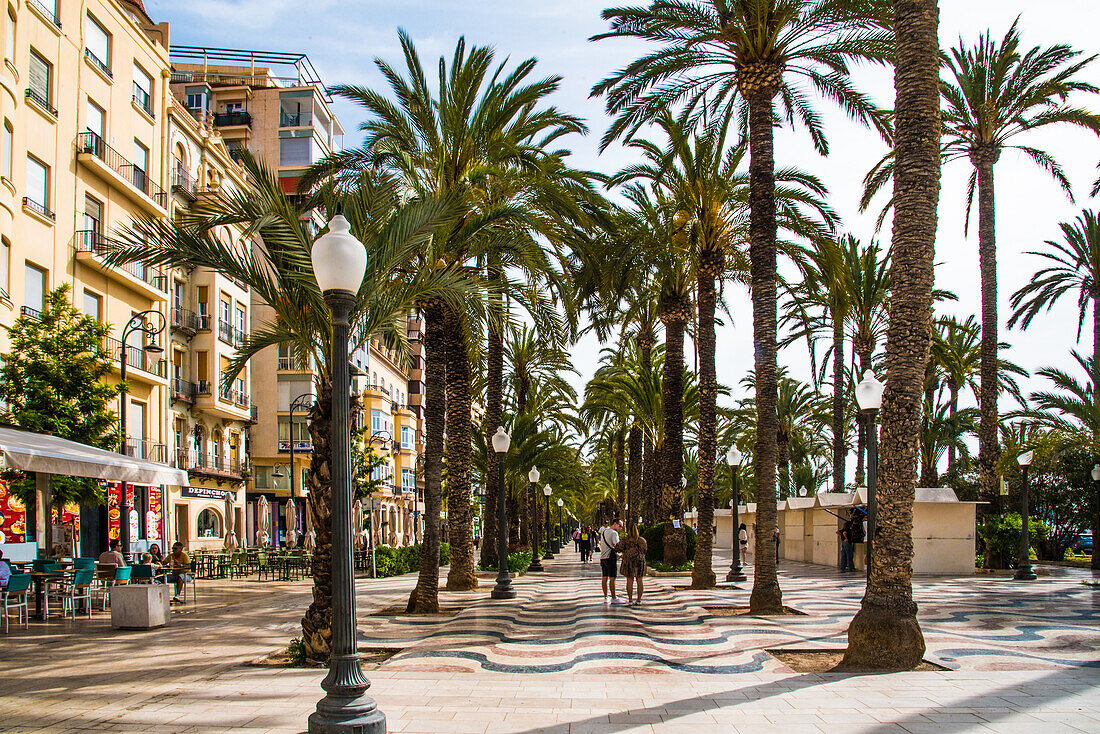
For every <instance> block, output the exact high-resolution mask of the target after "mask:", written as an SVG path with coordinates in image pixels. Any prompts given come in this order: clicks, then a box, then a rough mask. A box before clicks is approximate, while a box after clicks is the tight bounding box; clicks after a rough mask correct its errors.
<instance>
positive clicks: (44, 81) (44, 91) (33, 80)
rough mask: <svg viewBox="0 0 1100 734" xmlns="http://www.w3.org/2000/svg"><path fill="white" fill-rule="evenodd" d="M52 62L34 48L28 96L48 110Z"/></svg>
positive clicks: (28, 81) (28, 80)
mask: <svg viewBox="0 0 1100 734" xmlns="http://www.w3.org/2000/svg"><path fill="white" fill-rule="evenodd" d="M51 71H52V69H51V67H50V62H49V61H46V60H45V59H44V58H42V57H41V56H39V55H38V54H37V53H36V52H35V51H34V50H33V49H32V50H31V56H30V73H29V74H28V75H27V77H28V78H27V84H28V85H29V86H28V87H27V96H28V97H30V98H31V99H33V100H34V101H35V102H37V103H38V104H40V105H42V106H43V107H45V108H46V109H47V110H53V107H52V106H51V105H50V72H51Z"/></svg>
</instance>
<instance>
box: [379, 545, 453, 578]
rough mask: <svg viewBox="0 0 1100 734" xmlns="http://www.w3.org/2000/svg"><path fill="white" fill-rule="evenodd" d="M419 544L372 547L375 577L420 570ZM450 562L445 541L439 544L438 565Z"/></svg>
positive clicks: (448, 548) (398, 574)
mask: <svg viewBox="0 0 1100 734" xmlns="http://www.w3.org/2000/svg"><path fill="white" fill-rule="evenodd" d="M420 552H421V546H420V545H407V546H402V547H400V548H390V547H389V546H385V545H381V546H378V547H377V548H375V549H374V568H375V575H376V577H377V578H380V579H384V578H389V577H390V576H401V575H402V574H406V573H417V572H419V571H420ZM450 562H451V547H450V546H449V545H448V544H447V543H440V544H439V565H440V566H446V565H447V564H448V563H450Z"/></svg>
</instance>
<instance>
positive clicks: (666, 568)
mask: <svg viewBox="0 0 1100 734" xmlns="http://www.w3.org/2000/svg"><path fill="white" fill-rule="evenodd" d="M647 563H648V564H649V567H650V568H652V569H653V570H654V571H660V572H661V573H668V572H672V571H690V570H691V569H693V568H695V562H694V561H688V562H687V563H681V564H679V565H674V564H671V563H665V562H664V561H647Z"/></svg>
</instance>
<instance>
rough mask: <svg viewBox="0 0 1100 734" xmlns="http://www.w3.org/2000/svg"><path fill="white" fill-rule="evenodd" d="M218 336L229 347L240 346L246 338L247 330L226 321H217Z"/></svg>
mask: <svg viewBox="0 0 1100 734" xmlns="http://www.w3.org/2000/svg"><path fill="white" fill-rule="evenodd" d="M218 338H219V339H221V340H222V341H223V342H225V343H226V344H228V345H229V346H231V347H240V346H242V345H243V344H244V342H245V339H247V338H248V334H247V332H243V331H241V330H240V329H238V328H236V327H235V326H233V324H231V323H229V322H228V321H221V320H219V321H218Z"/></svg>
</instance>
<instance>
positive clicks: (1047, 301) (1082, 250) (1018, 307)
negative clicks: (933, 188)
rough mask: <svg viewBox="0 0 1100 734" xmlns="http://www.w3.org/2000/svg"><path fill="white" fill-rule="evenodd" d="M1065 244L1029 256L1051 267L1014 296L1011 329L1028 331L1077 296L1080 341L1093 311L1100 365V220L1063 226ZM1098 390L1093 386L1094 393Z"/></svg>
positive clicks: (1089, 216) (1086, 214) (1088, 214)
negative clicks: (1067, 297) (1039, 317)
mask: <svg viewBox="0 0 1100 734" xmlns="http://www.w3.org/2000/svg"><path fill="white" fill-rule="evenodd" d="M1061 228H1062V239H1063V241H1062V242H1055V241H1054V240H1047V241H1046V244H1047V245H1048V247H1049V249H1047V250H1046V251H1042V252H1035V251H1032V252H1029V253H1028V254H1030V255H1036V256H1038V257H1041V258H1044V259H1045V260H1047V261H1048V263H1050V264H1049V265H1048V266H1047V267H1045V268H1043V269H1042V270H1040V271H1039V272H1037V273H1035V275H1034V276H1033V277H1032V278H1031V280H1029V281H1028V282H1027V283H1026V284H1025V285H1024V286H1023V287H1022V288H1020V290H1018V291H1016V292H1015V293H1013V294H1012V300H1011V304H1012V308H1013V312H1012V318H1011V319H1009V321H1008V326H1009V328H1011V327H1013V326H1015V325H1017V324H1019V325H1020V328H1022V329H1026V328H1027V327H1029V326H1030V325H1031V322H1032V320H1034V319H1035V317H1036V316H1037V315H1039V313H1040V312H1041V311H1044V310H1047V311H1049V310H1050V309H1051V308H1052V307H1053V306H1054V304H1055V303H1057V302H1058V301H1059V299H1061V298H1062V296H1065V295H1069V294H1071V293H1074V292H1076V296H1077V340H1078V341H1080V340H1081V328H1082V327H1083V326H1084V325H1085V312H1086V311H1087V310H1088V308H1089V307H1090V306H1091V307H1092V359H1093V361H1094V362H1096V363H1097V364H1100V308H1098V307H1097V301H1098V299H1100V217H1098V216H1097V214H1096V212H1094V211H1088V210H1086V211H1083V212H1081V216H1079V217H1077V221H1076V222H1062V224H1061ZM1097 387H1098V386H1097V385H1095V384H1094V385H1093V390H1096V388H1097Z"/></svg>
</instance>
